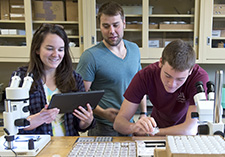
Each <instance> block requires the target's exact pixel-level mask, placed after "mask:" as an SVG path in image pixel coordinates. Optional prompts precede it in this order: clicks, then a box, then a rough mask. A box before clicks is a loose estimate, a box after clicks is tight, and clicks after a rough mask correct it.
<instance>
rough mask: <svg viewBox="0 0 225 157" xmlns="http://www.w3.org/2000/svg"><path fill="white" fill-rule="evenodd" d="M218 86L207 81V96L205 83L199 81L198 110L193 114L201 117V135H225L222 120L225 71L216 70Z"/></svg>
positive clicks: (197, 84)
mask: <svg viewBox="0 0 225 157" xmlns="http://www.w3.org/2000/svg"><path fill="white" fill-rule="evenodd" d="M215 78H216V79H215V82H216V86H214V84H213V83H212V82H211V81H209V82H207V84H206V85H207V97H206V95H205V90H204V88H203V83H202V82H201V81H200V82H197V83H196V88H197V94H196V95H195V96H194V101H195V104H196V106H197V112H193V113H192V114H191V116H192V118H198V119H199V126H198V134H200V135H221V136H223V137H224V123H223V122H222V115H223V108H222V105H221V98H222V96H221V95H222V82H223V71H222V70H218V71H216V77H215Z"/></svg>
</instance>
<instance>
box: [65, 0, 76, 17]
mask: <svg viewBox="0 0 225 157" xmlns="http://www.w3.org/2000/svg"><path fill="white" fill-rule="evenodd" d="M66 20H67V21H78V3H77V2H74V1H73V0H66Z"/></svg>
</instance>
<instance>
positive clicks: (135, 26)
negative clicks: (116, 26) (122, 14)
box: [126, 24, 142, 29]
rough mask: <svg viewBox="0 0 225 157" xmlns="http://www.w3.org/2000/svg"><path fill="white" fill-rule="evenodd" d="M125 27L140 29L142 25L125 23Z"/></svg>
mask: <svg viewBox="0 0 225 157" xmlns="http://www.w3.org/2000/svg"><path fill="white" fill-rule="evenodd" d="M126 28H127V29H141V28H142V25H141V24H127V25H126Z"/></svg>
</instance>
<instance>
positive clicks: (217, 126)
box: [208, 122, 224, 135]
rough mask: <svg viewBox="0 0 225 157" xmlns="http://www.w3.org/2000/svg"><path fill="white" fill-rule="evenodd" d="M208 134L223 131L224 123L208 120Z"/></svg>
mask: <svg viewBox="0 0 225 157" xmlns="http://www.w3.org/2000/svg"><path fill="white" fill-rule="evenodd" d="M208 126H209V135H214V133H215V132H217V131H220V132H222V133H224V123H222V122H221V123H212V122H208Z"/></svg>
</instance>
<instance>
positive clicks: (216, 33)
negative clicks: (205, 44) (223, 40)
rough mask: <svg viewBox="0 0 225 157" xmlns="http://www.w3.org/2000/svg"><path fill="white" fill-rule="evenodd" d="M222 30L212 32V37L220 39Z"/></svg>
mask: <svg viewBox="0 0 225 157" xmlns="http://www.w3.org/2000/svg"><path fill="white" fill-rule="evenodd" d="M220 36H221V30H212V37H220Z"/></svg>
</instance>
